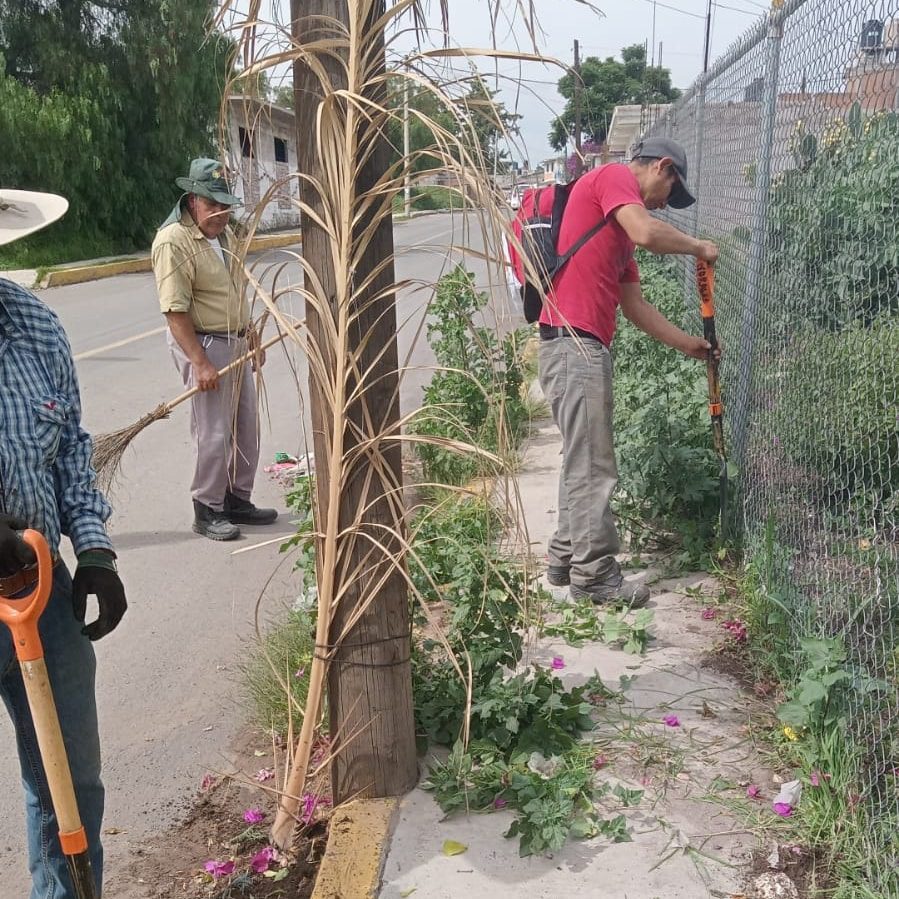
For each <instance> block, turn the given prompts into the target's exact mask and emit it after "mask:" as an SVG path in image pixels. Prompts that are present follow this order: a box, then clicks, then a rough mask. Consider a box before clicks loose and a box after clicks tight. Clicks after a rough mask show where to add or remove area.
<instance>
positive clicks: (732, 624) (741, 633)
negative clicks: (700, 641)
mask: <svg viewBox="0 0 899 899" xmlns="http://www.w3.org/2000/svg"><path fill="white" fill-rule="evenodd" d="M721 627H723V628H724V629H725V630H726V631H727V632H728V633H729V634H730V635H731V636H732V637H733V638H734V640H736V641H737V643H745V642H746V637H747V633H746V625H745V624H743V622H742V621H740V619H739V618H734V619H733V620H732V621H724V622H722V624H721Z"/></svg>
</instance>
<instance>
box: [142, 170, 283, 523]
mask: <svg viewBox="0 0 899 899" xmlns="http://www.w3.org/2000/svg"><path fill="white" fill-rule="evenodd" d="M175 183H176V184H177V185H178V187H180V188H181V189H182V190H183V191H185V193H184V195H183V196H182V198H181V199H180V200H179V202H178V204H177V205H176V206H175V208H174V209H173V210H172V212H171V214H170V215H169V217H168V219H166V221H165V222H163V224H162V227H160V229H159V231H158V232H157V234H156V239H155V240H154V241H153V249H152V261H153V273H154V275H155V276H156V286H157V289H158V291H159V305H160V308H161V309H162V312H163V314H164V315H165V317H166V321H167V322H168V344H169V349H170V350H171V352H172V357H173V358H174V360H175V365H176V366H177V368H178V371H179V372H180V373H181V377H182V379H183V381H184V385H185V387H199V393H197V394H196V395H195V396H194V398H193V399H192V401H191V421H190V424H191V436H192V437H193V441H194V456H195V470H194V478H193V483H192V485H191V493H192V495H193V505H194V525H193V529H194V531H196V532H197V533H198V534H202V535H203V536H204V537H209V538H210V539H211V540H234V539H235V538H237V537H239V536H240V529H239V528H238V527H237V525H239V524H251V525H253V524H270V523H271V522H273V521H274V520H275V519H276V518H277V517H278V513H277V512H276V511H275V510H274V509H259V508H257V507H256V506H255V505H253V503H252V501H251V499H250V496H251V494H252V492H253V484H254V482H255V479H256V468H257V465H258V463H259V420H258V414H257V407H256V390H255V387H254V385H253V377H252V373H251V366H250V365H249V364H244V365H241V366H239V367H237V368H236V369H234V370H233V371H230V372H228V373H227V374H226V375H222V376H220V375H219V371H220V370H221V369H223V368H225V367H226V366H227V365H229V364H230V363H231V362H233V361H234V360H235V359H237V358H238V357H240V356H242V355H244V354H245V353H246V352H247V351H248V350H250V349H253V348H254V345H255V344H256V342H257V339H258V338H257V336H256V332H255V331H254V330H253V326H252V322H251V320H250V308H249V303H248V301H247V298H246V296H245V295H244V291H243V287H242V279H241V277H240V262H239V260H237V259H236V257H235V256H234V252H233V247H234V245H235V239H234V235H233V233H232V231H231V229H230V228H229V227H228V219H229V216H230V212H231V207H232V206H235V205H237V204H239V202H240V201H239V200H238V198H237V197H235V196H232V194H231V193H230V192H229V187H228V182H227V181H226V180H225V177H224V172H223V169H222V166H221V165H220V164H219V163H218V162H216V160H214V159H195V160H194V161H193V162H192V163H191V164H190V174H189V175H188V177H187V178H176V179H175ZM259 361H260V362H262V361H264V359H262V358H261V354H260V359H259Z"/></svg>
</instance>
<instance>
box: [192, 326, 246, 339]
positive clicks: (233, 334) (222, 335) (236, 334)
mask: <svg viewBox="0 0 899 899" xmlns="http://www.w3.org/2000/svg"><path fill="white" fill-rule="evenodd" d="M197 334H199V335H200V337H218V338H219V339H220V340H234V339H235V338H240V337H246V336H247V329H246V328H241V329H240V330H239V331H197Z"/></svg>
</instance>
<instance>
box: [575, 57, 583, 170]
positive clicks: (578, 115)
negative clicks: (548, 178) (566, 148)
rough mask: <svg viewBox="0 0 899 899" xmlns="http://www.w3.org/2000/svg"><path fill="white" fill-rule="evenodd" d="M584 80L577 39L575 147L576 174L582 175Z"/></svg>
mask: <svg viewBox="0 0 899 899" xmlns="http://www.w3.org/2000/svg"><path fill="white" fill-rule="evenodd" d="M583 85H584V83H583V81H582V80H581V46H580V43H579V42H578V41H577V40H575V42H574V149H575V153H576V154H577V171H576V172H575V174H577V175H580V173H581V171H582V170H583V167H584V160H583V157H582V156H581V91H582V89H583Z"/></svg>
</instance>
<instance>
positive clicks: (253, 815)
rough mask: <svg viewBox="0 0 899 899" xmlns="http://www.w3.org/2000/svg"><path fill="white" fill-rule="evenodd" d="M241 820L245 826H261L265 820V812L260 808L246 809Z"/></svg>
mask: <svg viewBox="0 0 899 899" xmlns="http://www.w3.org/2000/svg"><path fill="white" fill-rule="evenodd" d="M243 819H244V821H246V822H247V824H261V823H262V822H263V821H264V820H265V812H264V811H262V809H261V808H248V809H247V810H246V811H245V812H244V813H243Z"/></svg>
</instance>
